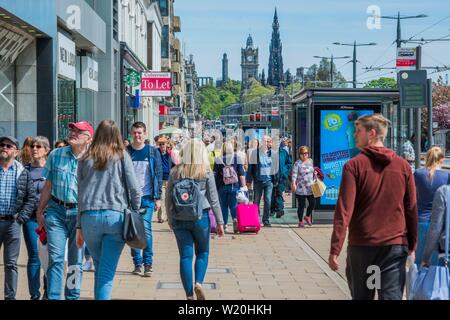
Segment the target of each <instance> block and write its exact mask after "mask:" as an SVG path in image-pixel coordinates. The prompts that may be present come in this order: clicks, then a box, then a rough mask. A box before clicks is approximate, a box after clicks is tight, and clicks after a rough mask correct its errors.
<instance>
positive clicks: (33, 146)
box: [31, 144, 42, 149]
mask: <svg viewBox="0 0 450 320" xmlns="http://www.w3.org/2000/svg"><path fill="white" fill-rule="evenodd" d="M34 148H38V149H41V148H42V146H40V145H38V144H34V145H32V146H31V149H34Z"/></svg>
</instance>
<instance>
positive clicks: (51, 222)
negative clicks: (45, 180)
mask: <svg viewBox="0 0 450 320" xmlns="http://www.w3.org/2000/svg"><path fill="white" fill-rule="evenodd" d="M77 211H78V209H77V208H75V209H66V208H64V207H63V206H61V205H59V204H57V203H55V202H54V201H50V203H49V207H48V209H47V214H46V215H45V224H46V226H47V244H48V269H47V284H48V299H49V300H61V295H62V287H63V275H64V254H65V249H66V241H67V240H69V246H68V250H69V252H68V269H67V278H66V286H65V289H64V295H65V298H66V300H78V299H79V298H80V287H81V280H82V277H83V268H82V262H83V250H82V249H78V248H77V244H76V222H77V221H76V220H77Z"/></svg>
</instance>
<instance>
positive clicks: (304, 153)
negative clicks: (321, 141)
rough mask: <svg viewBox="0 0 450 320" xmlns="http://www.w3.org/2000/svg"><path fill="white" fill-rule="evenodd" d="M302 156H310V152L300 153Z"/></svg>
mask: <svg viewBox="0 0 450 320" xmlns="http://www.w3.org/2000/svg"><path fill="white" fill-rule="evenodd" d="M300 154H301V155H302V156H304V155H307V154H309V152H303V153H300Z"/></svg>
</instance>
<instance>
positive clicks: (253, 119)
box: [250, 113, 255, 121]
mask: <svg viewBox="0 0 450 320" xmlns="http://www.w3.org/2000/svg"><path fill="white" fill-rule="evenodd" d="M250 121H255V114H254V113H252V114H250Z"/></svg>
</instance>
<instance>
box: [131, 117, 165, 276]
mask: <svg viewBox="0 0 450 320" xmlns="http://www.w3.org/2000/svg"><path fill="white" fill-rule="evenodd" d="M131 136H132V138H133V141H132V143H131V145H129V146H128V147H127V150H128V152H129V153H130V156H131V159H132V160H133V165H134V170H135V172H136V177H137V180H138V183H139V184H140V186H141V188H142V200H141V208H146V209H147V213H146V214H145V216H144V226H145V231H146V236H147V247H146V248H145V249H144V250H142V252H143V254H142V255H141V250H139V249H131V255H132V257H133V262H134V270H133V273H134V274H137V275H139V274H141V273H142V264H144V274H143V276H144V277H151V276H152V272H153V237H152V217H153V211H158V210H159V208H161V188H162V179H163V173H162V165H161V156H160V153H159V151H158V149H157V148H155V147H153V146H151V145H146V144H145V143H144V141H145V139H146V136H147V128H146V126H145V123H143V122H135V123H134V124H133V125H132V127H131Z"/></svg>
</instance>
